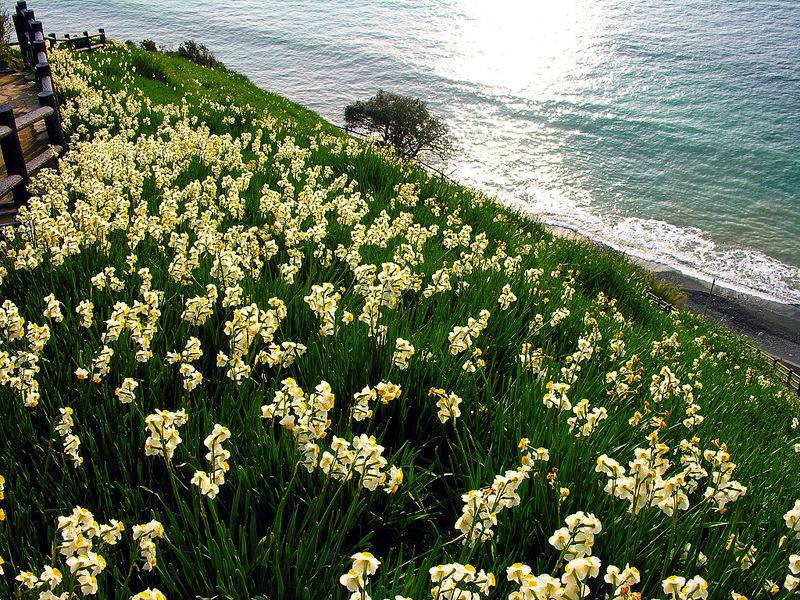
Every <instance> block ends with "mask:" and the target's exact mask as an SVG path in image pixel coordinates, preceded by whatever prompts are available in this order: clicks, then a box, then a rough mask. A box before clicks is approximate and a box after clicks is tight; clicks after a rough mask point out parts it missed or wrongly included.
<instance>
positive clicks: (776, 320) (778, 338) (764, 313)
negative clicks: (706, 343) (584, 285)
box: [542, 223, 800, 370]
mask: <svg viewBox="0 0 800 600" xmlns="http://www.w3.org/2000/svg"><path fill="white" fill-rule="evenodd" d="M542 225H544V227H545V228H546V229H547V230H548V231H550V232H551V233H552V234H553V235H556V236H558V237H561V238H565V239H569V240H573V241H578V242H584V243H587V244H591V245H594V246H598V247H600V248H602V249H604V250H608V251H610V252H617V253H621V254H625V253H624V252H620V251H619V250H616V249H615V248H612V247H611V246H609V245H608V244H604V243H602V242H597V241H595V240H591V239H589V238H588V237H586V236H584V235H582V234H581V233H579V232H577V231H574V230H572V229H569V228H566V227H561V226H557V225H548V224H546V223H542ZM625 256H626V257H627V258H628V259H629V260H631V261H632V262H634V263H636V264H638V265H639V266H641V267H643V268H645V269H647V270H648V271H650V272H652V273H653V274H654V275H655V276H656V278H657V279H660V280H662V281H666V282H669V283H672V284H673V285H675V286H676V287H677V288H679V289H680V290H681V291H683V292H684V293H685V294H686V301H685V302H684V305H683V308H685V309H686V310H688V311H690V312H693V313H695V314H700V315H704V316H706V317H708V318H709V319H712V320H714V321H717V322H719V323H722V324H723V325H725V326H726V327H728V329H731V330H732V331H734V332H736V333H738V334H740V335H743V336H744V337H746V338H748V339H749V340H751V341H752V342H754V343H755V344H756V345H758V346H759V347H760V348H762V349H763V350H764V351H765V352H767V353H769V354H771V355H773V356H776V357H778V358H780V359H782V360H783V361H784V362H785V363H787V364H788V365H789V366H790V367H793V368H794V369H796V370H800V306H799V305H796V304H786V303H783V302H777V301H774V300H768V299H766V298H761V297H759V296H755V295H751V294H747V293H744V292H741V291H738V290H734V289H731V288H728V287H725V286H724V285H719V284H716V285H713V292H712V284H711V283H709V282H707V281H705V280H703V279H700V278H698V277H693V276H691V275H687V274H685V273H682V272H680V271H679V270H677V269H675V268H674V267H670V266H668V265H664V264H661V263H658V262H654V261H649V260H644V259H640V258H637V257H635V256H631V255H629V254H625Z"/></svg>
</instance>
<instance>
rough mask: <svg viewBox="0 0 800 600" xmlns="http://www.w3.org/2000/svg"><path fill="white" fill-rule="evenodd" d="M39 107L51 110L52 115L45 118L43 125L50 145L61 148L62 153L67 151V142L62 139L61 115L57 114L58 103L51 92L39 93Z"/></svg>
mask: <svg viewBox="0 0 800 600" xmlns="http://www.w3.org/2000/svg"><path fill="white" fill-rule="evenodd" d="M39 106H49V107H50V108H52V109H53V114H52V115H50V116H49V117H45V120H44V124H45V126H46V127H47V137H48V138H49V139H50V143H51V144H53V145H55V146H61V148H63V150H64V152H66V151H67V140H66V138H65V137H64V129H63V128H62V127H61V114H60V113H59V112H58V102H56V95H55V94H54V93H53V91H52V90H50V91H49V92H39Z"/></svg>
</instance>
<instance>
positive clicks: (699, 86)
mask: <svg viewBox="0 0 800 600" xmlns="http://www.w3.org/2000/svg"><path fill="white" fill-rule="evenodd" d="M29 5H30V6H31V7H33V8H34V9H36V14H37V17H38V18H40V19H42V20H43V21H44V24H45V29H46V31H53V30H55V31H57V32H59V33H62V32H67V31H79V30H83V29H87V28H88V29H95V28H97V27H98V26H105V28H106V30H107V31H108V33H109V35H111V36H112V37H116V38H119V39H137V40H138V39H141V38H144V37H148V38H152V39H154V40H156V41H157V42H158V43H159V44H166V45H169V46H173V47H175V46H177V45H178V44H179V43H180V42H181V41H182V40H184V39H186V38H189V37H195V38H197V39H198V40H200V41H203V42H205V43H206V44H207V45H208V46H209V47H211V48H212V49H213V50H214V52H215V53H216V54H217V56H218V57H219V58H221V59H222V60H223V61H224V62H225V63H226V64H227V65H229V66H230V67H232V68H234V69H236V70H239V71H242V72H244V73H246V74H247V75H248V76H250V78H251V79H252V80H253V81H254V82H255V83H257V84H258V85H260V86H262V87H265V88H268V89H270V90H273V91H276V92H278V93H280V94H283V95H285V96H288V97H289V98H291V99H293V100H295V101H297V102H299V103H301V104H304V105H306V106H309V107H310V108H312V109H314V110H316V111H318V112H320V113H321V114H322V115H323V116H325V117H327V118H329V119H330V120H332V121H334V122H341V121H342V111H343V108H344V106H345V104H347V102H349V101H351V100H353V99H356V98H361V97H365V96H368V95H371V94H372V93H374V92H375V90H376V89H377V88H379V87H382V88H384V89H388V90H393V91H397V92H401V93H406V94H412V95H414V96H418V97H421V98H423V99H425V100H427V101H428V102H429V104H430V105H431V106H432V108H433V109H434V110H435V112H437V113H438V114H440V115H441V116H443V117H444V118H445V119H446V121H447V123H448V124H449V125H450V127H451V129H452V132H453V133H454V135H455V137H456V138H457V141H458V144H459V146H460V152H459V153H458V155H457V157H456V158H455V159H454V160H452V161H451V164H450V165H449V166H448V168H449V170H450V171H451V172H452V174H453V176H454V177H455V178H457V179H460V180H462V181H464V182H466V183H469V184H471V185H474V186H476V187H478V188H481V189H483V190H486V191H488V192H490V193H493V194H496V195H498V196H500V197H501V198H503V199H504V200H505V201H507V202H511V203H514V204H516V205H519V206H521V207H524V208H525V209H527V210H530V211H531V212H532V213H535V214H537V215H539V216H540V217H541V218H542V220H543V221H545V222H549V223H552V224H560V225H565V226H568V227H571V228H574V229H577V230H579V231H580V232H582V233H584V234H586V235H587V236H589V237H592V238H595V239H598V240H601V241H604V242H606V243H608V244H610V245H612V246H614V247H617V248H619V249H621V250H624V251H626V252H628V253H630V254H632V255H635V256H639V257H641V258H647V259H651V260H656V261H658V262H662V263H664V264H667V265H670V266H673V267H676V268H678V269H680V270H682V271H684V272H687V273H689V274H693V275H697V276H700V277H703V278H705V279H707V280H711V279H713V278H716V279H717V283H718V284H719V283H721V282H722V283H723V285H728V286H730V287H734V288H737V289H742V290H746V291H750V292H754V293H759V294H763V295H767V296H771V297H775V298H778V299H781V300H783V301H787V302H800V2H798V1H797V0H737V1H735V2H734V1H730V0H682V1H681V2H663V0H559V1H558V2H555V1H553V2H544V1H539V0H496V1H494V2H488V1H486V0H429V1H424V0H416V1H412V0H240V1H238V2H228V3H222V2H219V1H218V0H159V1H158V2H152V1H150V0H146V1H145V0H33V1H31V2H29Z"/></svg>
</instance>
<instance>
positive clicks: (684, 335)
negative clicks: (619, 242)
mask: <svg viewBox="0 0 800 600" xmlns="http://www.w3.org/2000/svg"><path fill="white" fill-rule="evenodd" d="M52 58H53V61H54V64H55V67H56V69H55V70H56V75H57V78H58V84H59V89H60V90H61V91H62V94H63V96H64V107H63V112H64V116H65V122H66V125H67V127H68V128H69V130H70V131H71V140H72V149H71V151H70V153H69V154H68V155H67V156H66V157H65V159H64V160H63V161H62V163H61V165H60V169H59V171H45V172H43V173H42V174H40V175H39V176H38V177H37V179H36V180H35V182H34V183H33V185H32V188H33V193H34V196H33V198H31V201H30V203H29V205H28V207H27V208H26V209H24V210H23V211H22V212H21V214H20V217H19V220H20V227H19V228H18V229H16V230H14V231H7V232H6V234H5V235H6V239H5V240H4V241H3V243H2V245H3V248H2V252H3V259H2V267H1V268H0V275H2V284H0V295H1V296H2V301H3V302H2V308H0V383H2V387H0V393H2V395H3V408H2V410H3V418H2V420H1V421H0V422H2V427H3V431H2V436H0V438H1V439H0V473H2V475H3V476H4V479H0V501H2V503H3V509H4V510H3V512H2V513H0V518H2V519H3V520H2V522H0V556H1V557H2V563H0V569H2V572H3V575H2V576H0V590H1V591H2V593H3V595H4V596H8V597H11V596H12V595H15V594H16V595H17V596H14V597H21V598H42V599H53V598H72V597H83V596H95V597H98V598H136V599H147V598H165V597H167V598H194V597H221V598H250V597H260V598H309V599H310V598H351V599H354V600H355V599H361V600H366V599H367V598H370V597H373V598H380V599H382V598H391V599H395V600H398V599H401V598H414V599H422V598H436V599H442V600H445V599H446V600H455V599H471V600H479V599H482V598H508V599H509V600H527V599H537V600H543V599H551V598H552V599H554V600H555V599H562V598H563V599H564V600H575V599H578V598H583V597H595V598H601V597H609V598H624V599H634V598H641V597H646V598H654V597H659V598H673V599H675V600H689V599H693V600H694V599H704V598H733V599H734V600H737V599H739V598H741V597H743V596H747V597H789V596H790V595H793V594H794V593H796V592H800V580H799V579H798V577H800V556H798V555H799V554H800V500H797V498H799V497H800V488H798V482H799V481H800V471H799V470H798V469H799V468H800V454H799V453H798V452H800V428H798V420H797V417H798V416H800V409H798V405H797V402H796V400H795V399H793V398H791V397H790V396H789V394H788V393H787V392H786V391H785V390H783V389H782V388H781V386H780V385H779V384H777V383H776V382H774V381H772V380H771V378H770V377H769V376H768V375H767V371H766V365H764V364H762V362H760V360H759V359H758V357H757V356H755V355H754V354H753V353H752V352H750V351H748V350H747V347H746V346H745V345H744V344H742V343H740V342H739V341H737V340H736V339H734V338H731V337H728V336H727V335H726V334H725V333H724V332H722V331H721V330H719V329H718V328H716V327H714V326H712V325H710V324H708V323H705V322H702V321H700V320H698V319H696V318H695V317H692V316H691V315H688V314H675V315H665V314H662V313H660V312H659V311H658V309H656V308H654V307H652V306H650V305H649V303H648V302H647V301H646V300H644V296H643V294H642V292H643V290H644V289H645V286H646V280H645V279H644V278H643V277H642V275H641V273H640V272H639V271H637V270H636V269H635V268H634V267H633V266H631V265H628V264H627V263H626V262H625V261H624V260H622V259H619V258H615V257H609V256H607V255H603V254H600V253H599V252H598V251H596V250H593V249H591V248H588V247H586V246H580V245H576V244H572V243H569V242H565V241H563V240H557V239H554V238H552V237H551V236H550V235H548V234H547V233H545V232H544V231H543V230H542V228H541V227H540V226H538V225H537V224H535V223H532V222H528V221H526V220H524V219H522V218H521V217H519V216H518V215H515V214H513V213H510V212H508V211H507V210H505V209H503V208H502V207H500V206H498V205H496V204H495V203H494V202H493V201H491V200H490V199H488V198H485V197H483V196H482V195H480V194H477V193H475V192H472V191H469V190H465V189H462V188H458V187H455V186H452V185H449V184H447V183H445V182H442V181H440V180H437V179H434V178H431V177H429V176H428V175H426V174H425V173H424V172H423V171H421V170H420V169H418V168H417V167H415V166H414V165H411V164H407V163H404V162H402V161H400V160H398V159H396V158H395V157H393V156H392V155H391V154H389V153H388V152H387V151H385V150H383V149H381V148H378V147H375V146H372V145H370V144H366V143H363V142H359V141H356V140H353V139H351V138H348V137H345V136H342V135H340V134H338V133H336V132H335V131H334V130H333V129H332V128H331V127H329V126H328V125H327V124H325V123H323V122H322V121H317V120H316V119H315V118H313V116H309V114H308V113H305V112H303V111H302V110H301V109H299V108H298V107H293V106H292V105H291V104H290V103H287V102H286V101H284V100H280V99H276V97H274V96H271V95H268V94H265V93H261V92H259V91H258V90H256V89H255V88H254V87H253V86H251V85H250V84H249V83H248V82H246V81H244V80H243V79H242V78H241V77H240V76H236V75H234V74H230V73H226V72H220V71H208V70H204V69H202V68H200V67H197V66H195V65H191V64H189V63H185V62H183V61H180V60H179V59H177V58H172V57H168V56H163V55H151V54H148V53H145V52H143V51H141V50H136V49H133V48H129V47H125V46H121V45H115V46H113V47H112V49H111V50H110V51H108V52H107V53H104V54H100V55H96V56H94V57H90V58H87V57H76V56H74V55H70V54H64V53H54V56H53V57H52ZM243 97H246V98H248V101H245V100H243V99H242V98H243ZM290 115H294V116H297V118H292V117H291V116H290ZM298 115H299V116H298Z"/></svg>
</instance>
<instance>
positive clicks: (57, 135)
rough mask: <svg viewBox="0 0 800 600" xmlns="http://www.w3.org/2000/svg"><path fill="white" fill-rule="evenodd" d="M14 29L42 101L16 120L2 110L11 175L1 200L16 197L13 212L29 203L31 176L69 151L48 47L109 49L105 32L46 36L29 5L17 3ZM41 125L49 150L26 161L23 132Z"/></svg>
mask: <svg viewBox="0 0 800 600" xmlns="http://www.w3.org/2000/svg"><path fill="white" fill-rule="evenodd" d="M14 29H15V30H16V33H17V42H16V45H18V46H19V49H20V53H21V54H22V59H23V61H24V62H25V65H26V67H27V68H28V70H29V71H31V72H32V73H33V75H34V77H35V81H36V87H37V90H38V100H39V108H38V109H36V110H33V111H31V112H29V113H27V114H24V115H22V116H19V117H15V116H14V111H13V109H12V108H11V106H9V105H7V104H6V105H2V106H0V150H1V151H2V154H3V161H4V162H5V165H6V172H7V175H6V177H5V178H3V179H2V180H0V197H3V196H5V195H6V194H12V195H13V200H14V201H13V204H12V206H11V208H12V209H13V210H16V209H17V208H19V207H20V206H21V205H23V204H24V203H25V202H26V201H27V200H28V190H27V185H28V181H29V180H30V177H31V175H33V174H34V173H35V172H36V171H38V170H39V169H41V168H42V167H43V166H45V165H46V164H48V163H49V162H50V161H51V160H53V159H57V158H58V157H59V156H61V155H63V154H64V152H66V151H67V140H66V137H65V135H64V130H63V128H62V126H61V113H60V111H59V107H58V98H57V96H56V91H55V89H54V87H53V76H52V73H51V71H50V63H49V62H48V60H47V49H48V46H49V47H50V48H53V47H55V46H57V45H59V44H63V45H66V46H69V47H71V48H73V49H74V50H77V51H85V52H91V51H92V50H96V49H98V48H102V47H104V46H105V45H106V33H105V30H103V29H101V30H100V31H99V33H97V34H94V35H89V33H88V32H86V31H84V32H83V36H76V37H71V36H69V35H65V36H64V37H63V38H58V37H57V36H56V35H55V34H50V35H49V36H45V34H44V28H43V26H42V22H41V21H37V20H36V17H35V15H34V12H33V10H31V9H30V8H28V3H27V2H17V5H16V10H15V13H14ZM95 42H96V43H95ZM40 121H44V124H45V128H46V130H47V141H48V143H49V147H48V148H46V149H45V150H44V151H43V152H41V153H39V154H38V155H36V156H34V157H33V158H32V159H30V160H26V159H25V153H24V152H23V149H22V144H21V143H20V139H19V132H20V131H22V130H24V129H26V128H28V127H32V126H33V125H34V124H36V123H38V122H40Z"/></svg>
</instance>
